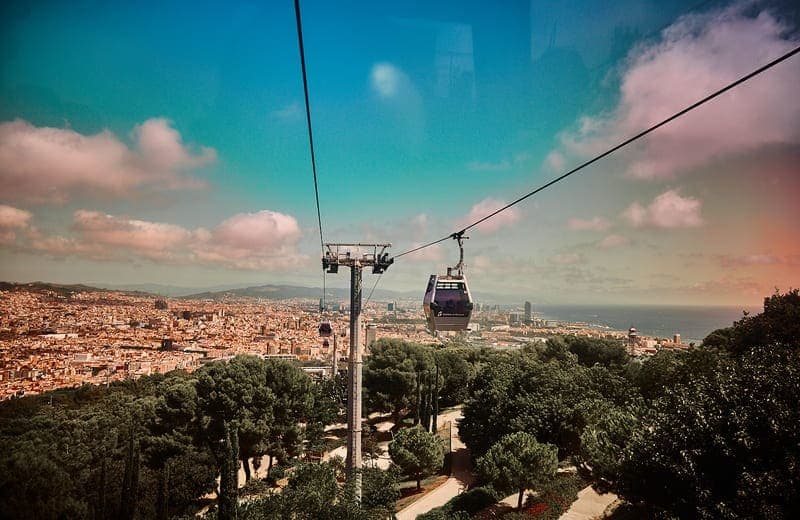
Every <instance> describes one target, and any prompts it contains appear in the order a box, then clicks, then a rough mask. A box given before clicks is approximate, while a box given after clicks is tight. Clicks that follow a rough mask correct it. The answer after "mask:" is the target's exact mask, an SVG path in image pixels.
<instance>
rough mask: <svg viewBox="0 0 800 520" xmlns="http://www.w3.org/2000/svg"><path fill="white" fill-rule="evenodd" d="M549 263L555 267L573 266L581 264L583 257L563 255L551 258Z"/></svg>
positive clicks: (574, 254)
mask: <svg viewBox="0 0 800 520" xmlns="http://www.w3.org/2000/svg"><path fill="white" fill-rule="evenodd" d="M550 262H551V263H554V264H557V265H574V264H579V263H581V262H583V257H582V256H581V255H580V254H578V253H563V254H560V255H553V256H551V257H550Z"/></svg>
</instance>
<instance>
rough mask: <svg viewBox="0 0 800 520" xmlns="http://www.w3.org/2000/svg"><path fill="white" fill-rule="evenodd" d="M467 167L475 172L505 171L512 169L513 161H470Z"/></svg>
mask: <svg viewBox="0 0 800 520" xmlns="http://www.w3.org/2000/svg"><path fill="white" fill-rule="evenodd" d="M467 168H468V169H469V170H470V171H473V172H505V171H508V170H510V169H511V161H509V160H507V159H506V160H502V161H500V162H481V161H470V162H468V163H467Z"/></svg>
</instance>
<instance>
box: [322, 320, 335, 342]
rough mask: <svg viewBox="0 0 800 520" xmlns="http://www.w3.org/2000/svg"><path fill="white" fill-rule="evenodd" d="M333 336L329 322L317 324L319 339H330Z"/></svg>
mask: <svg viewBox="0 0 800 520" xmlns="http://www.w3.org/2000/svg"><path fill="white" fill-rule="evenodd" d="M332 335H333V327H331V322H329V321H323V322H322V323H320V324H319V336H320V337H321V338H330V337H331V336H332Z"/></svg>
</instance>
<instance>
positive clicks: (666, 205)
mask: <svg viewBox="0 0 800 520" xmlns="http://www.w3.org/2000/svg"><path fill="white" fill-rule="evenodd" d="M701 206H702V202H701V201H700V200H699V199H696V198H694V197H682V196H681V195H680V193H678V191H677V190H668V191H665V192H664V193H662V194H661V195H659V196H657V197H656V198H655V199H653V202H651V203H650V204H649V205H648V206H642V205H641V204H639V203H638V202H634V203H633V204H631V205H630V206H628V209H626V210H625V211H624V212H623V213H622V218H624V219H625V220H627V221H628V223H629V224H630V225H632V226H633V227H655V228H666V229H672V228H691V227H698V226H702V225H703V218H702V216H701V215H700V209H701Z"/></svg>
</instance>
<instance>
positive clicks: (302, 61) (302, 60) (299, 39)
mask: <svg viewBox="0 0 800 520" xmlns="http://www.w3.org/2000/svg"><path fill="white" fill-rule="evenodd" d="M294 13H295V18H296V19H297V43H298V47H299V48H300V67H301V70H302V72H303V94H304V96H305V102H306V123H307V125H308V146H309V148H310V149H311V172H312V173H313V175H314V201H315V202H316V206H317V224H318V225H319V247H320V252H321V254H322V256H325V240H324V239H323V235H322V213H321V211H320V209H319V186H318V184H317V160H316V156H315V155H314V133H313V131H312V130H311V105H310V103H309V101H308V77H307V75H306V53H305V47H304V46H303V23H302V21H301V20H300V0H294ZM326 290H327V288H326V278H325V270H324V269H323V270H322V309H320V312H321V311H322V310H323V309H325V292H326Z"/></svg>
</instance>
